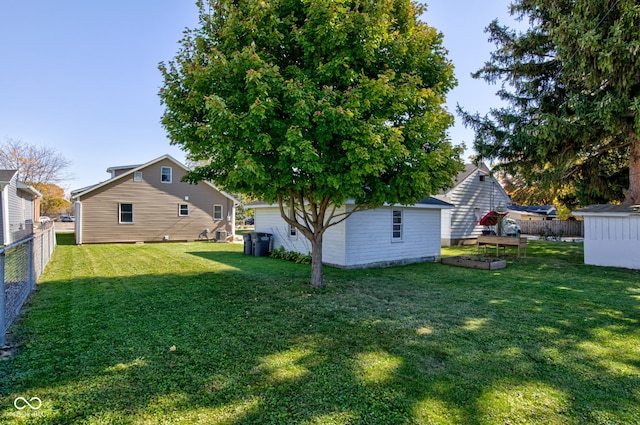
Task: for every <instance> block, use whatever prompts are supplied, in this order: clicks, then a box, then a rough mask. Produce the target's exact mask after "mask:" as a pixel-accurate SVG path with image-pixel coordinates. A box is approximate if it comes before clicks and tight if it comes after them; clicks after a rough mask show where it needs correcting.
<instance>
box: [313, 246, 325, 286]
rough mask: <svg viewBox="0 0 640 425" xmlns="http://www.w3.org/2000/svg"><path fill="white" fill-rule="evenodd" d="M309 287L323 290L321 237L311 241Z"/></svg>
mask: <svg viewBox="0 0 640 425" xmlns="http://www.w3.org/2000/svg"><path fill="white" fill-rule="evenodd" d="M311 286H313V287H314V288H323V287H324V280H323V278H322V235H320V236H317V235H316V237H315V238H313V239H311Z"/></svg>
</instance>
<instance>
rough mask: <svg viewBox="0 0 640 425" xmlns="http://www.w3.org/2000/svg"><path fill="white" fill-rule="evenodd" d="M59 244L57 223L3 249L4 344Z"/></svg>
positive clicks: (0, 301) (0, 328) (0, 309)
mask: <svg viewBox="0 0 640 425" xmlns="http://www.w3.org/2000/svg"><path fill="white" fill-rule="evenodd" d="M55 246H56V234H55V228H54V226H53V223H50V224H49V225H47V226H45V227H43V228H41V229H38V230H37V231H36V233H34V234H33V235H31V236H28V237H27V238H25V239H22V240H21V241H18V242H16V243H13V244H11V245H8V246H5V247H3V248H0V277H1V278H2V283H3V285H2V287H3V288H2V289H3V290H2V291H0V347H3V346H4V345H5V334H6V332H7V330H8V329H9V327H10V326H11V325H12V324H13V322H15V320H16V319H17V318H18V316H19V315H20V310H21V309H22V306H23V305H24V303H25V301H26V300H27V298H28V297H29V294H31V292H32V291H33V290H34V289H35V287H36V281H37V280H38V277H40V274H42V271H43V270H44V268H45V266H46V265H47V263H48V262H49V259H50V258H51V254H52V253H53V250H54V248H55Z"/></svg>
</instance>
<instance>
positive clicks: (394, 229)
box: [391, 210, 403, 242]
mask: <svg viewBox="0 0 640 425" xmlns="http://www.w3.org/2000/svg"><path fill="white" fill-rule="evenodd" d="M402 228H403V225H402V210H393V212H392V219H391V242H402V230H403V229H402Z"/></svg>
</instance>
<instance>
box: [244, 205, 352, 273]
mask: <svg viewBox="0 0 640 425" xmlns="http://www.w3.org/2000/svg"><path fill="white" fill-rule="evenodd" d="M254 218H255V231H256V232H264V233H271V234H272V235H273V236H274V238H273V248H274V249H277V248H280V247H284V249H286V250H287V251H294V252H299V253H301V254H309V253H311V242H309V240H308V239H307V238H305V237H304V235H302V234H301V233H300V232H298V234H297V235H296V236H295V237H289V225H288V224H287V223H286V222H285V221H284V220H283V219H282V217H281V216H280V209H279V208H277V207H274V208H256V209H255V213H254ZM322 262H323V263H325V264H331V265H336V266H345V248H344V223H340V224H338V225H336V226H333V227H331V228H329V229H328V230H327V231H326V232H325V234H324V239H323V244H322Z"/></svg>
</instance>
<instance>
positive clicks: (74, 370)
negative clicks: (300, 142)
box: [0, 242, 640, 425]
mask: <svg viewBox="0 0 640 425" xmlns="http://www.w3.org/2000/svg"><path fill="white" fill-rule="evenodd" d="M474 252H475V249H474V248H466V249H460V248H458V249H448V250H444V252H443V255H454V254H466V255H469V254H473V253H474ZM510 253H511V251H510ZM309 273H310V269H309V266H305V265H298V264H294V263H289V262H285V261H283V260H275V259H271V258H254V257H248V256H245V255H243V254H242V245H228V244H215V243H204V242H202V243H190V244H181V243H175V244H173V243H172V244H147V245H93V246H80V247H78V246H67V245H60V246H58V248H56V252H55V254H54V257H53V260H52V261H51V263H50V265H49V266H48V268H47V270H46V272H45V274H44V275H43V276H42V278H41V282H40V284H39V290H38V292H36V294H35V296H34V297H33V299H32V302H31V304H30V306H29V307H28V309H27V310H26V311H25V314H24V316H23V319H22V320H21V321H20V322H19V324H18V326H17V327H16V328H15V329H14V335H13V336H12V338H13V339H14V340H15V341H18V342H20V343H21V347H20V349H19V350H18V353H17V354H16V355H15V356H14V357H12V358H10V359H9V360H3V361H0V423H1V424H3V425H5V424H7V425H8V424H11V425H13V424H51V425H61V424H118V425H120V424H218V423H219V424H249V423H251V424H309V425H311V424H363V425H364V424H385V425H387V424H477V425H481V424H499V425H507V424H509V425H515V424H545V425H548V424H638V423H640V323H639V321H640V273H638V272H634V271H629V270H622V269H614V268H598V267H591V266H585V265H584V264H582V246H581V245H580V244H570V243H559V242H538V243H532V244H531V245H530V246H529V249H528V251H527V258H520V259H516V258H514V257H513V256H510V257H509V261H508V266H507V268H506V269H503V270H498V271H483V270H473V269H464V268H457V267H451V266H444V265H441V264H419V265H411V266H405V267H395V268H388V269H378V270H361V271H344V270H337V269H331V268H325V278H326V282H327V284H328V285H327V288H326V289H323V290H313V289H312V288H310V287H309V286H307V285H306V284H305V282H307V281H308V278H309ZM172 347H175V349H174V350H172ZM18 397H23V398H25V399H27V400H29V399H31V398H32V397H38V398H39V399H40V400H41V401H42V406H41V408H40V409H37V410H34V409H30V408H29V407H28V406H27V408H25V409H22V410H19V409H17V408H16V407H14V401H16V399H17V398H18ZM34 403H35V401H34ZM18 404H19V405H20V407H23V406H24V404H23V403H18Z"/></svg>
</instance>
